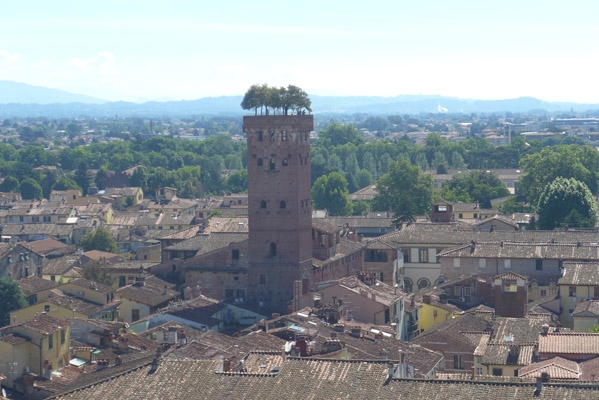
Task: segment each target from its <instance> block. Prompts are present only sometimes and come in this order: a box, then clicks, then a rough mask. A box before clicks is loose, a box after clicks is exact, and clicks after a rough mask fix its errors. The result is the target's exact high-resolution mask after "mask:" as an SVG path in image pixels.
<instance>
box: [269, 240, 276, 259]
mask: <svg viewBox="0 0 599 400" xmlns="http://www.w3.org/2000/svg"><path fill="white" fill-rule="evenodd" d="M270 255H271V257H274V256H276V255H277V244H276V243H271V244H270Z"/></svg>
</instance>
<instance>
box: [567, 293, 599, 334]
mask: <svg viewBox="0 0 599 400" xmlns="http://www.w3.org/2000/svg"><path fill="white" fill-rule="evenodd" d="M572 319H573V320H574V328H573V329H574V331H575V332H589V331H591V330H593V329H594V328H595V326H596V325H598V324H599V300H589V301H585V302H582V303H578V304H576V308H574V311H573V312H572Z"/></svg>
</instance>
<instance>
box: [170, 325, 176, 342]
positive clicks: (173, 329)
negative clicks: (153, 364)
mask: <svg viewBox="0 0 599 400" xmlns="http://www.w3.org/2000/svg"><path fill="white" fill-rule="evenodd" d="M168 342H169V343H171V344H175V345H176V344H177V327H175V326H169V327H168Z"/></svg>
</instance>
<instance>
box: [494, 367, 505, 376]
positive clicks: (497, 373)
mask: <svg viewBox="0 0 599 400" xmlns="http://www.w3.org/2000/svg"><path fill="white" fill-rule="evenodd" d="M502 375H503V369H502V368H493V376H502Z"/></svg>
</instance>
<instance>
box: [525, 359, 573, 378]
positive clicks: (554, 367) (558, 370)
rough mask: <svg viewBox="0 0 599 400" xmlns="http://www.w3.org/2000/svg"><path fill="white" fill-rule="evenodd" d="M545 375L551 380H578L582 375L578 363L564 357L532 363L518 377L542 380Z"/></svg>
mask: <svg viewBox="0 0 599 400" xmlns="http://www.w3.org/2000/svg"><path fill="white" fill-rule="evenodd" d="M543 373H547V374H549V376H550V378H551V380H576V379H580V377H581V374H582V372H581V368H580V366H579V365H578V363H576V362H575V361H570V360H566V359H565V358H562V357H553V358H550V359H548V360H544V361H539V362H536V363H532V364H530V365H528V366H526V367H523V368H520V370H518V376H519V377H523V378H526V377H532V378H541V375H542V374H543Z"/></svg>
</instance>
